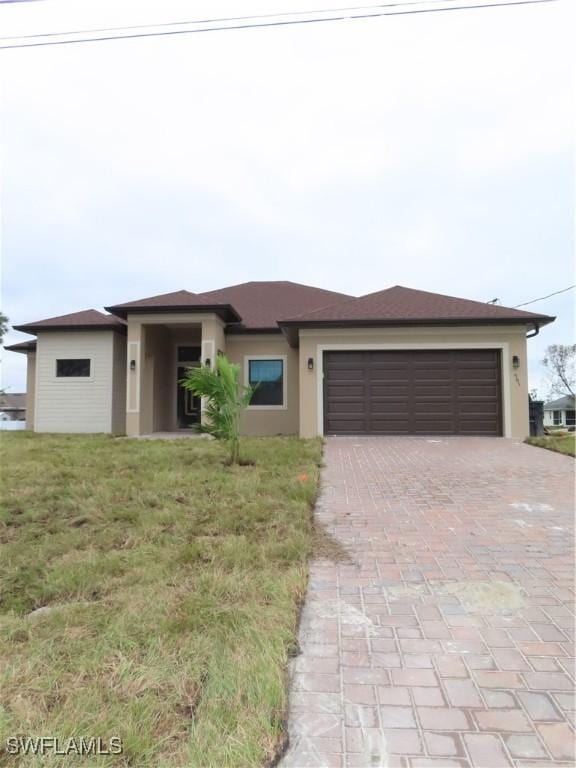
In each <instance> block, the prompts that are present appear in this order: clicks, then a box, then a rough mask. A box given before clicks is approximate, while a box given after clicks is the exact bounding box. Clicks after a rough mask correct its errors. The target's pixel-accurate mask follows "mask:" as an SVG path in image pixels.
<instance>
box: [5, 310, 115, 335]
mask: <svg viewBox="0 0 576 768" xmlns="http://www.w3.org/2000/svg"><path fill="white" fill-rule="evenodd" d="M125 327H126V324H125V323H123V322H122V320H119V319H118V318H117V317H112V316H111V315H105V314H104V313H103V312H98V311H97V310H96V309H85V310H83V311H82V312H72V313H71V314H69V315H58V317H49V318H47V319H46V320H36V321H35V322H33V323H25V324H24V325H15V326H14V329H15V330H17V331H24V332H25V333H36V332H37V331H49V330H52V331H57V330H59V329H66V330H68V329H75V330H102V329H108V328H109V329H110V330H114V329H115V328H116V329H118V330H120V329H122V328H125Z"/></svg>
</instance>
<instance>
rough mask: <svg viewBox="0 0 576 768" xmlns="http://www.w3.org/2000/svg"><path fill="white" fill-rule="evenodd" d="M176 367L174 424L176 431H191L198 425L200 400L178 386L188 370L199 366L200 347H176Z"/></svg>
mask: <svg viewBox="0 0 576 768" xmlns="http://www.w3.org/2000/svg"><path fill="white" fill-rule="evenodd" d="M177 355H178V362H177V365H176V424H177V427H178V429H192V428H193V427H194V425H195V424H199V423H200V416H201V414H200V398H199V397H196V396H195V395H193V394H192V392H190V390H188V389H184V387H183V386H182V385H181V384H180V382H181V381H182V379H183V378H185V376H186V373H187V371H188V368H193V367H195V366H198V365H200V347H178V350H177Z"/></svg>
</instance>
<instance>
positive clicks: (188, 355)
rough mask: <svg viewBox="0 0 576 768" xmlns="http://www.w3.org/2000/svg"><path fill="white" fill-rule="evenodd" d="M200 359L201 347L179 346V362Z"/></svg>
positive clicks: (190, 361)
mask: <svg viewBox="0 0 576 768" xmlns="http://www.w3.org/2000/svg"><path fill="white" fill-rule="evenodd" d="M195 360H200V347H178V362H179V363H192V362H194V361H195Z"/></svg>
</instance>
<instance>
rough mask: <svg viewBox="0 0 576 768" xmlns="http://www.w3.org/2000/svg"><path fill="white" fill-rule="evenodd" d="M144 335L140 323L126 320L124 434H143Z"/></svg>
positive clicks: (131, 435) (130, 435) (132, 435)
mask: <svg viewBox="0 0 576 768" xmlns="http://www.w3.org/2000/svg"><path fill="white" fill-rule="evenodd" d="M145 344H146V339H145V334H144V328H143V326H142V324H141V323H139V322H137V321H134V320H131V319H130V318H128V338H127V343H126V351H127V352H126V353H127V364H126V434H127V435H128V436H129V437H135V436H137V435H141V434H144V432H143V428H142V426H143V425H142V418H141V416H142V393H143V391H144V390H145V385H144V381H143V379H144V352H145Z"/></svg>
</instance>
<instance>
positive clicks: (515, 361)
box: [512, 355, 520, 368]
mask: <svg viewBox="0 0 576 768" xmlns="http://www.w3.org/2000/svg"><path fill="white" fill-rule="evenodd" d="M512 368H520V358H519V357H518V355H514V356H513V358H512Z"/></svg>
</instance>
